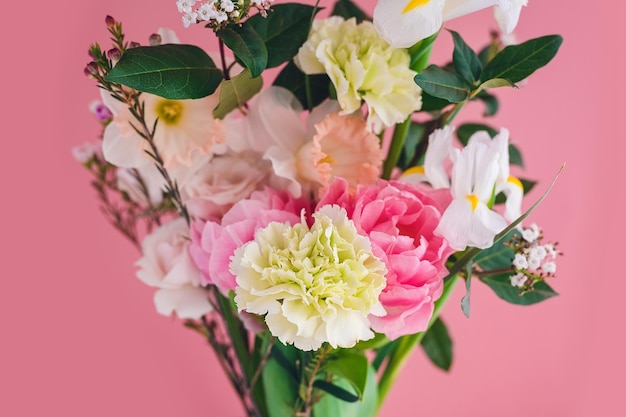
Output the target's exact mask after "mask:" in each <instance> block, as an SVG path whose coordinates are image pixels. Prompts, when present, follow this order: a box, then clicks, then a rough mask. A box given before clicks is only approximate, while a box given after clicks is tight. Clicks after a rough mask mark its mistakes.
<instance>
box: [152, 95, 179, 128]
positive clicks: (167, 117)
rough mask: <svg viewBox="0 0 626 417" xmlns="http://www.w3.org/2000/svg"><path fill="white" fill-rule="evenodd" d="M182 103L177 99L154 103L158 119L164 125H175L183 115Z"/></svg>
mask: <svg viewBox="0 0 626 417" xmlns="http://www.w3.org/2000/svg"><path fill="white" fill-rule="evenodd" d="M183 109H184V106H183V103H181V102H180V101H177V100H160V101H159V102H158V103H157V104H156V108H155V110H156V113H157V116H158V118H159V120H160V121H161V122H162V123H165V124H166V125H175V124H176V123H177V122H178V121H179V120H180V118H181V117H182V115H183Z"/></svg>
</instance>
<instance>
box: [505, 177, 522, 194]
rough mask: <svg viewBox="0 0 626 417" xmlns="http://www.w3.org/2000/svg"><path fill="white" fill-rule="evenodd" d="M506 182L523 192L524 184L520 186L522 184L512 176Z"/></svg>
mask: <svg viewBox="0 0 626 417" xmlns="http://www.w3.org/2000/svg"><path fill="white" fill-rule="evenodd" d="M506 180H507V182H510V183H511V184H514V185H517V186H518V187H519V188H520V189H521V190H522V191H524V184H522V182H521V181H520V180H519V179H517V178H515V177H513V176H510V177H509V178H507V179H506Z"/></svg>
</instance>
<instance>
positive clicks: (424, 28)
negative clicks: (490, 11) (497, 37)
mask: <svg viewBox="0 0 626 417" xmlns="http://www.w3.org/2000/svg"><path fill="white" fill-rule="evenodd" d="M527 3H528V1H527V0H379V1H378V3H377V4H376V7H375V8H374V26H375V27H376V29H377V30H378V32H379V33H380V36H381V37H382V38H383V39H385V40H386V41H387V42H389V43H390V44H391V45H393V46H394V47H396V48H409V47H411V46H413V45H414V44H416V43H417V42H419V41H420V40H422V39H425V38H427V37H429V36H431V35H433V34H435V33H436V32H437V31H438V30H439V29H440V28H441V25H442V24H443V22H444V21H447V20H451V19H454V18H457V17H460V16H463V15H466V14H470V13H474V12H476V11H478V10H481V9H484V8H487V7H490V6H495V9H494V13H495V18H496V21H497V22H498V24H499V25H500V28H501V29H502V31H503V32H504V33H505V34H509V33H511V32H512V31H513V29H515V26H516V25H517V21H518V20H519V15H520V12H521V9H522V6H525V5H526V4H527Z"/></svg>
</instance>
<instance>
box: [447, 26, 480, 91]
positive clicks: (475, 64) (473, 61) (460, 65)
mask: <svg viewBox="0 0 626 417" xmlns="http://www.w3.org/2000/svg"><path fill="white" fill-rule="evenodd" d="M450 33H451V34H452V38H453V40H454V52H453V54H452V62H453V64H454V67H455V68H456V71H457V72H458V74H459V75H460V76H461V77H463V79H465V81H467V82H468V83H470V84H475V83H477V82H478V81H479V80H480V74H481V73H482V70H483V67H482V65H481V63H480V60H479V59H478V56H477V55H476V53H475V52H474V51H473V50H472V49H471V48H470V47H469V46H468V45H467V44H466V43H465V41H464V40H463V38H461V35H459V34H458V33H457V32H454V31H452V30H451V31H450Z"/></svg>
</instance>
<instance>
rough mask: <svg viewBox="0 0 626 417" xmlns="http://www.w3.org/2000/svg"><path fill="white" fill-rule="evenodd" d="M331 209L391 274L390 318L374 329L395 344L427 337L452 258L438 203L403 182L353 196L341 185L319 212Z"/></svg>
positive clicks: (375, 320)
mask: <svg viewBox="0 0 626 417" xmlns="http://www.w3.org/2000/svg"><path fill="white" fill-rule="evenodd" d="M327 204H338V205H339V206H341V207H343V208H344V209H346V210H347V213H348V217H349V218H350V219H351V220H352V221H353V222H354V224H355V226H356V228H357V230H358V232H359V233H360V234H362V235H364V236H368V237H369V239H370V240H371V242H372V251H373V253H374V255H376V256H377V257H378V258H380V259H381V260H382V261H383V262H384V263H385V265H386V267H387V269H388V272H387V275H386V278H387V285H386V287H385V289H384V290H383V292H382V293H381V295H380V301H381V303H382V305H383V307H384V308H385V311H386V312H387V314H386V315H385V316H381V317H377V316H372V317H370V320H371V322H372V328H373V329H374V330H375V331H377V332H380V333H384V334H385V335H386V336H387V337H389V338H390V339H395V338H397V337H400V336H402V335H406V334H412V333H416V332H421V331H424V330H425V329H426V328H427V326H428V322H429V320H430V318H431V316H432V314H433V309H434V302H435V300H437V299H438V298H439V297H440V295H441V292H442V290H443V278H444V277H445V276H446V275H447V270H446V268H445V261H446V260H447V258H448V256H449V255H450V254H451V253H452V250H451V249H450V248H449V247H448V244H447V242H446V240H445V239H444V238H442V237H441V236H439V235H436V234H435V229H436V228H437V225H438V224H439V221H440V218H441V208H440V207H439V205H438V204H437V202H436V201H435V200H434V199H432V198H431V197H429V196H428V195H426V194H424V193H423V192H422V191H420V190H419V189H418V188H417V187H415V186H413V185H410V184H405V183H400V182H385V181H380V182H379V184H378V185H377V186H359V187H357V190H356V194H354V195H353V194H351V193H350V191H349V187H348V184H347V183H346V182H345V181H344V180H342V179H337V180H335V182H333V183H332V184H331V186H330V187H329V189H328V191H327V192H326V194H325V195H324V196H322V198H321V200H320V202H319V204H318V207H321V206H324V205H327Z"/></svg>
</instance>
